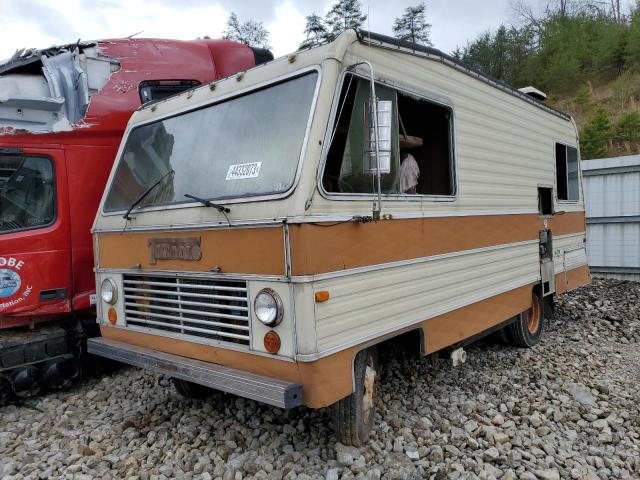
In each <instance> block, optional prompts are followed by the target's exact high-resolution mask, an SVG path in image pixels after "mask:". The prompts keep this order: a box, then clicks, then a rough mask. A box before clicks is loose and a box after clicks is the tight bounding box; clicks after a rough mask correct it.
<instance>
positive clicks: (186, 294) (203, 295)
mask: <svg viewBox="0 0 640 480" xmlns="http://www.w3.org/2000/svg"><path fill="white" fill-rule="evenodd" d="M179 286H180V287H182V285H179ZM124 291H125V292H142V293H160V294H163V295H166V294H167V293H170V291H169V290H151V289H147V288H133V287H124ZM175 295H178V293H175ZM179 295H180V296H184V297H196V298H213V299H215V300H238V298H240V297H231V296H228V295H213V294H211V295H210V294H208V293H191V292H183V291H180V293H179Z"/></svg>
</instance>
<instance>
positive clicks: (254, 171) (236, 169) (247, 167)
mask: <svg viewBox="0 0 640 480" xmlns="http://www.w3.org/2000/svg"><path fill="white" fill-rule="evenodd" d="M261 167H262V162H252V163H240V164H238V165H229V170H227V180H239V179H241V178H256V177H257V176H258V175H260V168H261Z"/></svg>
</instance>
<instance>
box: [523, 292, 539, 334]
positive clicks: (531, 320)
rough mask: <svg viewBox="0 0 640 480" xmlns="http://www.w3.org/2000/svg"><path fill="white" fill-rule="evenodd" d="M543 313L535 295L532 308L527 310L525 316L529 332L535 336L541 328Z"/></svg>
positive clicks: (532, 298)
mask: <svg viewBox="0 0 640 480" xmlns="http://www.w3.org/2000/svg"><path fill="white" fill-rule="evenodd" d="M541 313H542V312H541V310H540V301H539V300H538V297H537V296H536V294H535V293H534V294H533V295H532V297H531V308H530V309H529V310H527V313H526V314H525V316H526V323H527V330H528V331H529V333H531V334H535V333H537V332H538V329H539V328H540V319H541Z"/></svg>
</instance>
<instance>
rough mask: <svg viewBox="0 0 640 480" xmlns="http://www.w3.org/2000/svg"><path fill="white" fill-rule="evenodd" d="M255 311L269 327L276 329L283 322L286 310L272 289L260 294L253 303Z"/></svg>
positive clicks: (264, 290) (266, 289)
mask: <svg viewBox="0 0 640 480" xmlns="http://www.w3.org/2000/svg"><path fill="white" fill-rule="evenodd" d="M253 311H254V312H255V314H256V317H258V320H260V321H261V322H262V323H264V324H265V325H266V326H267V327H275V326H276V325H278V324H279V323H280V322H281V321H282V314H283V313H284V309H283V307H282V300H281V299H280V296H279V295H278V294H277V293H276V292H274V291H273V290H271V289H270V288H264V289H262V290H260V291H259V292H258V295H256V299H255V300H254V302H253Z"/></svg>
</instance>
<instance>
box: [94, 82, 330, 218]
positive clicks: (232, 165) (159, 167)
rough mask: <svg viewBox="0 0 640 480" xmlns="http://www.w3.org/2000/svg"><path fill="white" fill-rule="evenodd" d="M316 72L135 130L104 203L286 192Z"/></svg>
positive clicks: (116, 205) (108, 207)
mask: <svg viewBox="0 0 640 480" xmlns="http://www.w3.org/2000/svg"><path fill="white" fill-rule="evenodd" d="M317 77H318V74H317V73H316V72H312V73H308V74H305V75H302V76H299V77H296V78H293V79H289V80H286V81H283V82H281V83H278V84H275V85H270V86H268V87H265V88H262V89H260V90H257V91H253V92H250V93H248V94H245V95H243V96H241V97H235V98H232V99H229V100H226V101H223V102H220V103H216V104H214V105H210V106H207V107H204V108H201V109H199V110H194V111H190V112H187V113H183V114H180V115H176V116H174V117H170V118H167V119H164V120H161V121H158V122H154V123H150V124H146V125H143V126H140V127H137V128H135V129H133V130H132V131H131V133H130V134H129V137H128V139H127V142H126V145H125V147H124V149H123V151H122V155H121V157H120V162H119V164H118V168H117V170H116V174H115V177H114V179H113V182H112V184H111V187H110V190H109V193H108V195H107V199H106V202H105V211H116V210H123V209H127V208H128V207H129V206H130V205H131V204H132V203H133V202H134V201H135V200H136V199H137V198H138V197H139V196H140V195H141V193H142V192H144V191H145V190H146V189H147V188H149V186H151V185H153V184H154V183H155V182H157V181H158V179H160V178H161V177H162V176H163V175H165V174H166V173H167V172H169V171H171V170H173V171H174V172H175V173H174V174H173V175H172V176H170V177H169V178H167V180H166V181H164V182H163V183H162V185H159V186H158V188H156V189H155V190H154V191H153V192H152V193H151V194H149V195H148V196H147V197H145V198H144V200H143V201H142V202H140V204H139V205H138V208H141V207H150V206H158V205H171V204H177V203H184V202H193V200H191V199H189V198H186V197H185V195H186V194H188V195H194V196H196V197H200V198H203V199H207V200H215V199H228V198H243V197H252V196H258V195H270V194H277V193H283V192H286V191H287V190H289V189H290V188H291V187H292V185H293V182H294V180H295V176H296V170H297V166H298V161H299V158H300V155H301V151H302V146H303V142H304V137H305V131H306V128H307V123H308V120H309V115H310V111H311V105H312V102H313V96H314V91H315V85H316V82H317Z"/></svg>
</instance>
